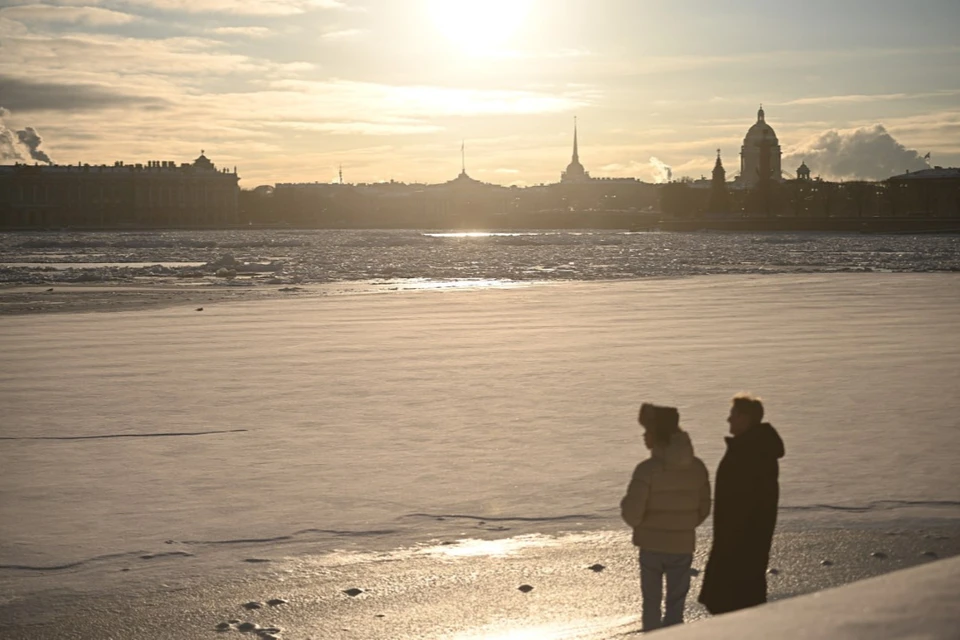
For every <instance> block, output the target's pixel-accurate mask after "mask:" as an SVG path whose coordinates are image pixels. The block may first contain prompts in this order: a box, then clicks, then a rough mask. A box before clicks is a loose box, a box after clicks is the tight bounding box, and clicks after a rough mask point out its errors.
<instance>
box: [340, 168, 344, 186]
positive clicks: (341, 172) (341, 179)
mask: <svg viewBox="0 0 960 640" xmlns="http://www.w3.org/2000/svg"><path fill="white" fill-rule="evenodd" d="M340 184H343V165H340Z"/></svg>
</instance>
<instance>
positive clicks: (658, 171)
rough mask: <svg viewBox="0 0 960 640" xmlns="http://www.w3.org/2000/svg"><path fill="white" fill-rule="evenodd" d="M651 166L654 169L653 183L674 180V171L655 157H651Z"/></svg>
mask: <svg viewBox="0 0 960 640" xmlns="http://www.w3.org/2000/svg"><path fill="white" fill-rule="evenodd" d="M650 166H651V167H653V181H654V182H655V183H656V184H662V183H664V182H670V180H671V179H672V178H673V169H671V168H670V166H669V165H667V164H666V163H665V162H663V161H662V160H660V159H659V158H657V157H655V156H650Z"/></svg>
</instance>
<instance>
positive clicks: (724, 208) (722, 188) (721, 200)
mask: <svg viewBox="0 0 960 640" xmlns="http://www.w3.org/2000/svg"><path fill="white" fill-rule="evenodd" d="M707 210H708V213H729V212H730V199H729V197H728V195H727V171H726V169H724V168H723V162H722V161H721V160H720V149H717V162H716V163H715V164H714V165H713V179H712V180H711V181H710V203H709V205H708V209H707Z"/></svg>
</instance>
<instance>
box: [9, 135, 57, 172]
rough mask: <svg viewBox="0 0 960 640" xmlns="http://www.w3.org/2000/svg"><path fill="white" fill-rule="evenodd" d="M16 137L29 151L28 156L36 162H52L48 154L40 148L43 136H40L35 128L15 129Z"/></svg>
mask: <svg viewBox="0 0 960 640" xmlns="http://www.w3.org/2000/svg"><path fill="white" fill-rule="evenodd" d="M17 137H18V138H19V139H20V142H21V144H23V146H25V147H26V148H27V150H28V151H29V152H30V157H31V158H32V159H33V160H36V161H37V162H45V163H46V164H53V160H51V159H50V156H48V155H47V154H46V152H45V151H43V150H42V149H41V148H40V144H41V143H42V142H43V138H41V137H40V134H39V133H37V130H36V129H34V128H33V127H27V128H25V129H21V130H20V131H17Z"/></svg>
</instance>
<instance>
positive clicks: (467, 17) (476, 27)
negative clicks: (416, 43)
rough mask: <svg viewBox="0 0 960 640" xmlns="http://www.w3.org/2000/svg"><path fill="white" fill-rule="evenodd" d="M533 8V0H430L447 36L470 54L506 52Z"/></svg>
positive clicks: (431, 8)
mask: <svg viewBox="0 0 960 640" xmlns="http://www.w3.org/2000/svg"><path fill="white" fill-rule="evenodd" d="M529 9H530V0H430V14H431V16H432V17H433V21H434V22H435V23H436V25H437V28H438V29H439V30H440V32H441V33H443V35H444V36H446V37H447V38H449V39H450V40H452V41H453V42H454V43H456V44H457V45H458V46H460V47H462V48H463V49H464V50H465V51H467V52H470V53H502V48H503V47H505V46H506V45H507V44H508V42H509V40H510V38H511V36H513V34H514V33H515V32H516V31H517V29H518V28H519V27H520V26H521V24H522V23H523V21H524V19H525V18H526V15H527V12H528V11H529Z"/></svg>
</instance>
